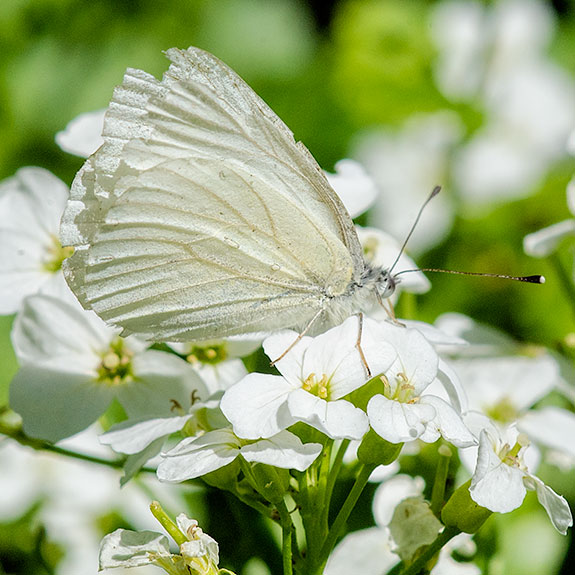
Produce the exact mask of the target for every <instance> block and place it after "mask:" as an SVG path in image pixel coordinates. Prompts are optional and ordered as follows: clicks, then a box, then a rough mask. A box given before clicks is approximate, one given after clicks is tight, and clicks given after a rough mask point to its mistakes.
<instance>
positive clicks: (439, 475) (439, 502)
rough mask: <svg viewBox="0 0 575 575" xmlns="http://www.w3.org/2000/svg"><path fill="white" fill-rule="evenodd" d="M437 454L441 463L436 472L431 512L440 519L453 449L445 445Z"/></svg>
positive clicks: (438, 464)
mask: <svg viewBox="0 0 575 575" xmlns="http://www.w3.org/2000/svg"><path fill="white" fill-rule="evenodd" d="M437 453H438V455H439V461H438V463H437V469H436V470H435V481H434V482H433V490H432V491H431V511H432V512H433V514H434V515H435V516H436V517H439V516H440V515H441V508H442V507H443V498H444V496H445V482H446V481H447V474H448V472H449V462H450V460H451V449H449V447H448V446H447V445H445V444H443V445H441V446H440V447H439V449H438V450H437Z"/></svg>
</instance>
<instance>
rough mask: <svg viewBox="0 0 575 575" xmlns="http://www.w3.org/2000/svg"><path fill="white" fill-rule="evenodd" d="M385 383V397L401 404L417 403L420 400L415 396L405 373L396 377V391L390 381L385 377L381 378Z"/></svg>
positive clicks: (400, 373) (381, 376)
mask: <svg viewBox="0 0 575 575" xmlns="http://www.w3.org/2000/svg"><path fill="white" fill-rule="evenodd" d="M379 377H380V379H381V381H382V383H383V395H384V396H385V397H387V399H393V400H394V401H399V402H400V403H416V402H417V400H418V399H419V398H417V397H414V396H413V391H414V387H413V385H412V384H411V383H410V382H409V379H408V378H407V376H406V375H405V373H403V372H401V371H400V372H399V373H397V374H396V375H395V389H392V388H391V384H390V383H389V379H388V378H387V377H386V376H385V375H380V376H379Z"/></svg>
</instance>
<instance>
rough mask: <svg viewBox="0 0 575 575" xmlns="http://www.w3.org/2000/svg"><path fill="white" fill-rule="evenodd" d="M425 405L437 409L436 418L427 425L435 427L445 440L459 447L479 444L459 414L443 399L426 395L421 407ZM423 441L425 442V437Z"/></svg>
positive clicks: (422, 399) (422, 398)
mask: <svg viewBox="0 0 575 575" xmlns="http://www.w3.org/2000/svg"><path fill="white" fill-rule="evenodd" d="M423 404H426V405H431V406H432V407H433V408H434V409H435V417H434V418H433V420H431V421H430V422H429V423H428V424H427V426H428V428H429V427H433V428H434V429H436V430H437V432H439V433H440V434H441V436H442V437H443V438H444V439H446V440H447V441H449V442H450V443H453V445H456V446H457V447H471V446H472V445H475V444H476V443H477V442H476V441H475V438H474V437H473V435H472V433H471V431H469V429H467V427H466V426H465V424H464V423H463V421H462V419H461V417H460V416H459V414H458V413H457V412H456V411H455V410H454V409H453V407H451V405H449V404H448V403H447V402H445V401H443V399H441V398H439V397H435V396H434V395H424V396H422V397H421V400H420V405H423ZM421 439H422V440H423V441H425V439H424V438H423V437H422V438H421Z"/></svg>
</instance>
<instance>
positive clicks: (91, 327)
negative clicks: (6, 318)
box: [12, 295, 114, 373]
mask: <svg viewBox="0 0 575 575" xmlns="http://www.w3.org/2000/svg"><path fill="white" fill-rule="evenodd" d="M113 336H114V331H113V330H112V329H110V328H108V327H107V326H106V325H105V324H104V322H103V321H102V320H100V319H99V318H98V317H97V316H96V315H95V314H93V313H92V312H87V311H84V310H83V309H81V308H80V306H79V305H78V306H72V305H70V304H68V303H66V302H64V301H62V300H60V299H58V298H54V297H50V296H45V295H36V296H31V297H29V298H27V299H26V301H25V302H24V306H23V308H22V310H21V312H20V313H19V314H18V316H17V317H16V321H15V322H14V326H13V328H12V345H13V346H14V351H15V353H16V356H17V358H18V361H19V362H20V363H21V364H27V363H38V362H52V363H53V362H54V361H55V360H60V363H61V369H62V370H63V371H82V370H85V371H86V372H87V373H93V372H94V370H95V368H96V367H97V365H98V363H99V362H100V360H101V358H100V356H99V353H101V352H103V351H105V350H106V349H107V347H108V345H109V342H110V341H111V339H112V337H113Z"/></svg>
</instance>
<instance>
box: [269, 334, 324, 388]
mask: <svg viewBox="0 0 575 575" xmlns="http://www.w3.org/2000/svg"><path fill="white" fill-rule="evenodd" d="M298 336H299V334H298V333H297V332H295V331H292V330H282V331H280V332H279V333H276V334H274V335H271V336H270V337H268V338H266V339H265V340H264V342H263V344H262V346H263V348H264V351H265V353H266V355H267V356H268V357H269V358H270V359H271V360H272V361H275V360H277V358H278V357H281V356H282V355H283V354H285V355H284V357H282V359H280V360H279V361H276V362H275V366H276V368H277V369H278V371H279V372H280V373H281V374H282V375H283V377H285V378H286V379H287V380H288V381H289V382H290V383H291V384H292V386H293V387H300V385H301V379H302V365H303V357H304V354H305V351H306V349H307V348H308V346H309V345H310V343H311V342H312V341H313V339H312V338H311V337H307V336H306V337H302V338H301V339H300V340H299V341H298V342H297V344H296V345H295V346H294V347H293V348H292V349H290V350H289V351H288V352H287V353H285V352H286V350H288V349H289V348H290V347H291V346H292V345H293V343H294V342H295V341H296V340H297V339H298Z"/></svg>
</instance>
